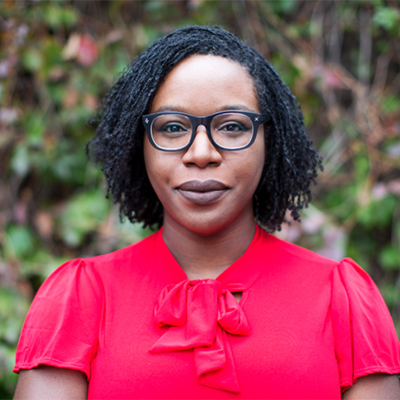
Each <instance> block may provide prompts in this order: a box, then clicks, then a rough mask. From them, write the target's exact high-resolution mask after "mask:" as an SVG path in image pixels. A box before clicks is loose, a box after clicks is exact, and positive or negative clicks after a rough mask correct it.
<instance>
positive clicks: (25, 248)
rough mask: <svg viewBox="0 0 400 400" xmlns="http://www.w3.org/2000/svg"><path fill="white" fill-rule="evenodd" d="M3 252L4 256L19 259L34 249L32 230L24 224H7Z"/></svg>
mask: <svg viewBox="0 0 400 400" xmlns="http://www.w3.org/2000/svg"><path fill="white" fill-rule="evenodd" d="M5 233H6V240H5V246H4V254H5V255H6V258H13V259H21V258H24V257H26V256H28V255H29V254H30V253H31V252H33V251H34V250H35V241H34V236H33V235H32V232H31V231H30V229H29V228H28V227H27V226H24V225H9V226H8V227H7V228H6V230H5Z"/></svg>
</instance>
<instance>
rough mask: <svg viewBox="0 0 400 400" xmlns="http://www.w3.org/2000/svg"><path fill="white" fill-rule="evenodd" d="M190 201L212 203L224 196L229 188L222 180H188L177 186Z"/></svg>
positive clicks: (203, 203) (199, 203) (204, 203)
mask: <svg viewBox="0 0 400 400" xmlns="http://www.w3.org/2000/svg"><path fill="white" fill-rule="evenodd" d="M176 190H177V191H178V193H179V194H180V195H181V196H182V197H183V198H184V199H185V200H186V201H188V202H190V203H193V204H197V205H201V206H202V205H207V204H212V203H215V202H216V201H218V200H219V199H220V198H222V197H223V196H224V195H225V194H226V193H227V191H228V190H229V188H228V187H226V186H225V185H224V184H223V183H222V182H219V181H215V180H208V181H204V182H201V181H188V182H185V183H183V184H182V185H180V186H178V187H177V188H176Z"/></svg>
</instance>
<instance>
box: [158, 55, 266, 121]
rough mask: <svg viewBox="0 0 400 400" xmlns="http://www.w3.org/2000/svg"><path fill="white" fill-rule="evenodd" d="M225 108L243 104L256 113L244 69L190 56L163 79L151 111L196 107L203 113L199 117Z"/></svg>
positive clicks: (209, 57) (214, 58) (220, 60)
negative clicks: (207, 112)
mask: <svg viewBox="0 0 400 400" xmlns="http://www.w3.org/2000/svg"><path fill="white" fill-rule="evenodd" d="M229 105H232V106H233V105H236V106H237V105H243V106H244V107H246V108H248V109H251V110H252V111H254V112H259V107H258V100H257V98H256V95H255V92H254V82H253V80H252V78H251V77H250V76H249V74H248V72H247V71H246V69H245V68H244V67H243V66H242V65H241V64H239V63H237V62H235V61H232V60H229V59H227V58H224V57H220V56H214V55H193V56H191V57H189V58H187V59H185V60H183V61H182V62H180V63H179V64H178V65H176V66H175V67H174V68H173V69H172V70H171V71H170V72H169V74H168V75H167V76H166V78H165V80H164V81H163V82H162V84H161V85H160V87H159V88H158V90H157V92H156V95H155V97H154V99H153V103H152V106H151V112H156V111H157V110H158V109H160V108H161V107H164V108H165V107H175V108H177V109H179V110H180V111H182V108H186V107H191V108H193V107H194V106H196V107H198V108H200V109H202V110H203V114H201V115H206V114H204V113H205V112H206V111H205V109H209V110H210V112H209V113H210V114H211V113H213V112H215V110H216V109H217V108H218V109H226V108H229ZM186 111H187V112H189V110H187V109H186ZM192 111H193V110H192Z"/></svg>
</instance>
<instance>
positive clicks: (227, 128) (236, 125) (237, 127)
mask: <svg viewBox="0 0 400 400" xmlns="http://www.w3.org/2000/svg"><path fill="white" fill-rule="evenodd" d="M218 130H219V131H223V132H245V131H248V128H247V127H245V126H244V125H243V124H241V123H240V122H229V123H227V124H224V125H222V126H221V127H220V128H219V129H218Z"/></svg>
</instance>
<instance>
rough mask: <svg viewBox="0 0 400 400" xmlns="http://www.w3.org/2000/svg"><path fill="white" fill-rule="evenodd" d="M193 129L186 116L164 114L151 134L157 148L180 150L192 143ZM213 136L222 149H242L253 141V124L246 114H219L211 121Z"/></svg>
mask: <svg viewBox="0 0 400 400" xmlns="http://www.w3.org/2000/svg"><path fill="white" fill-rule="evenodd" d="M192 129H193V128H192V123H191V121H190V119H189V118H187V117H186V116H184V115H179V114H163V115H160V116H159V117H157V118H155V119H154V120H153V122H152V125H151V134H152V137H153V140H154V142H155V143H156V144H157V146H159V147H162V148H164V149H180V148H182V147H185V146H186V145H187V144H188V143H189V142H190V139H191V136H192ZM211 135H212V138H213V139H214V141H215V143H217V144H218V145H220V146H222V147H225V148H229V149H235V148H240V147H243V146H246V145H247V144H248V143H249V142H250V141H251V139H252V136H253V122H252V120H251V119H250V118H249V117H248V116H247V115H244V114H239V113H224V114H219V115H216V116H215V117H214V118H213V120H212V121H211Z"/></svg>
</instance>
